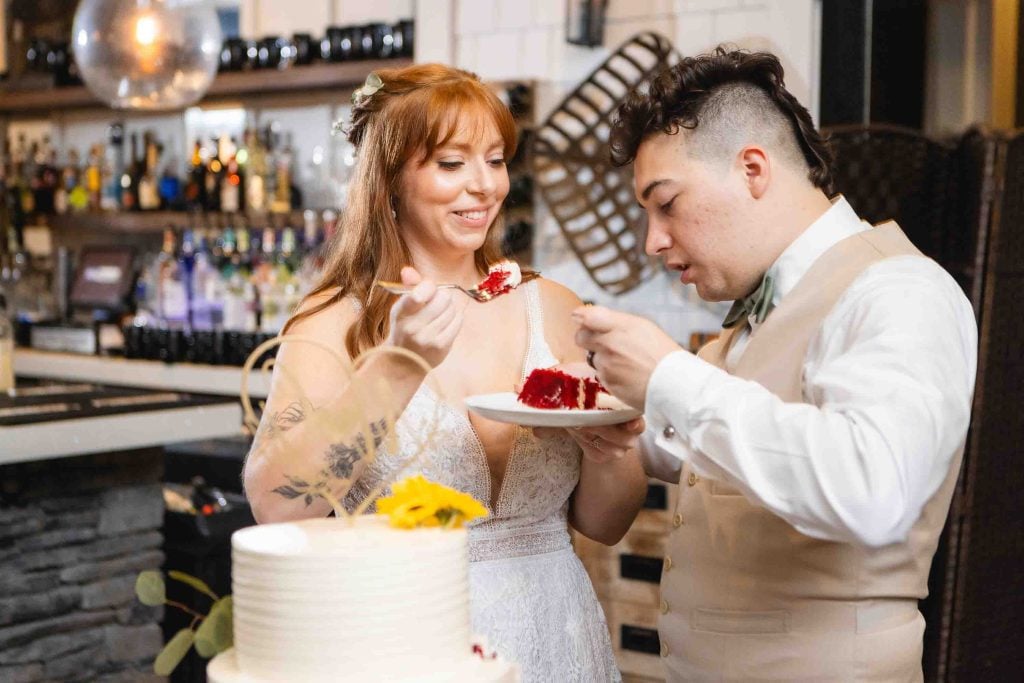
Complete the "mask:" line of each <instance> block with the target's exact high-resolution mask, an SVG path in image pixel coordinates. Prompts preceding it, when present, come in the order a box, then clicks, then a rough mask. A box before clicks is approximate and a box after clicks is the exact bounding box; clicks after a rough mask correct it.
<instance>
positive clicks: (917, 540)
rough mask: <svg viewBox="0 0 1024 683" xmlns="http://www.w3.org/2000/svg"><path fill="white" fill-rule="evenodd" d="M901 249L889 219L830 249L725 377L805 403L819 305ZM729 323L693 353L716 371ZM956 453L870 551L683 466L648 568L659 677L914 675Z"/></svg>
mask: <svg viewBox="0 0 1024 683" xmlns="http://www.w3.org/2000/svg"><path fill="white" fill-rule="evenodd" d="M906 255H915V256H921V253H920V252H919V251H918V250H917V249H915V248H914V246H913V245H912V244H911V243H910V241H909V240H908V239H907V238H906V236H905V235H904V234H903V232H902V231H901V230H900V229H899V227H898V226H897V225H896V224H895V223H887V224H885V225H882V226H879V227H877V228H874V229H872V230H868V231H865V232H862V233H859V234H857V235H854V236H852V237H849V238H847V239H845V240H843V241H841V242H839V243H838V244H836V245H835V246H833V247H832V248H831V249H829V250H828V251H826V252H825V253H824V254H823V255H822V256H821V257H819V258H818V260H817V261H815V262H814V264H813V265H812V266H811V268H810V270H809V271H808V272H807V273H806V274H805V275H804V277H803V278H802V279H801V280H800V281H799V282H798V283H797V285H796V287H794V288H793V290H792V291H791V292H789V293H788V294H787V295H786V297H785V299H783V301H782V302H781V303H780V304H779V306H778V307H777V308H776V309H775V310H774V311H773V312H772V314H771V315H770V316H769V317H768V319H767V320H766V321H765V322H764V324H763V325H761V326H760V327H759V328H758V330H757V332H756V333H755V334H753V335H751V337H750V339H749V342H748V345H747V348H746V349H745V350H744V352H743V355H742V356H741V359H740V361H739V364H738V366H737V367H736V369H735V372H734V373H733V374H734V375H736V376H738V377H742V378H744V379H749V380H753V381H756V382H758V383H759V384H761V385H762V386H764V387H765V388H767V389H768V390H770V391H771V392H773V393H774V394H776V395H777V396H779V397H780V398H782V399H783V400H785V401H787V402H805V399H804V397H803V392H802V366H803V361H804V357H805V355H806V353H807V348H808V345H809V344H810V342H811V339H812V338H813V337H814V335H815V334H816V333H817V331H818V329H819V328H820V327H821V324H822V322H823V321H824V319H825V317H826V316H827V315H828V313H829V311H831V310H832V308H833V306H834V305H835V303H836V302H837V301H838V300H839V298H840V297H841V296H842V294H843V292H845V291H846V289H847V288H848V287H849V286H850V284H851V283H852V282H853V281H854V280H855V279H856V278H857V276H858V275H860V274H861V273H862V272H863V271H864V270H865V269H866V268H868V267H869V266H871V265H872V264H875V263H877V262H879V261H881V260H883V259H886V258H889V257H894V256H906ZM735 331H736V328H733V330H729V331H726V332H725V333H724V334H723V335H722V337H720V338H719V339H718V340H717V341H715V342H712V343H711V344H709V345H708V346H706V347H705V348H704V349H703V350H702V351H701V353H700V356H701V357H702V358H704V359H705V360H707V361H709V362H710V363H713V364H715V365H717V366H719V367H722V368H724V367H725V356H726V353H727V351H728V349H729V345H730V343H731V341H732V337H733V334H734V333H735ZM962 453H963V444H961V446H960V448H959V449H958V452H957V453H956V455H955V457H954V458H953V462H952V464H951V466H950V471H949V474H948V475H947V476H946V479H945V480H944V482H943V484H942V486H941V487H940V488H939V490H938V491H937V492H936V493H935V495H934V496H933V497H932V498H931V500H929V502H928V503H927V505H926V506H925V508H924V511H923V512H922V514H921V517H920V519H919V520H918V521H917V523H916V524H915V525H914V526H913V528H912V530H911V532H910V536H909V538H908V540H907V541H906V542H905V543H898V544H893V545H889V546H886V547H883V548H874V549H872V548H866V547H861V546H858V545H853V544H848V543H836V542H830V541H822V540H817V539H814V538H810V537H808V536H805V535H803V534H801V533H799V532H798V531H796V530H795V529H794V528H793V527H792V526H790V525H789V524H788V523H786V522H785V521H783V520H782V519H781V518H780V517H778V516H776V515H774V514H773V513H771V512H769V511H768V510H766V509H765V508H763V507H760V506H757V505H753V504H751V503H750V502H748V501H747V499H746V498H745V497H744V496H742V495H741V494H740V493H739V492H738V491H737V490H735V489H733V488H731V487H729V486H727V485H724V484H723V483H720V482H716V481H711V480H707V479H704V478H700V477H697V476H696V475H695V474H694V473H693V472H692V471H691V470H690V468H689V466H688V465H687V466H684V468H683V471H682V474H681V476H680V480H679V486H680V490H679V502H678V505H677V508H676V511H675V513H676V514H675V516H674V518H673V529H672V532H671V534H670V536H669V541H668V556H667V557H666V558H665V571H664V574H663V577H662V597H663V602H662V606H661V607H662V612H663V616H662V617H661V620H660V625H659V630H660V633H661V639H662V655H663V657H664V658H665V663H666V666H667V671H668V677H669V680H670V681H692V680H716V681H717V680H734V681H755V680H785V681H796V680H799V681H916V680H920V679H921V675H922V674H921V649H922V634H923V631H924V620H923V618H922V617H921V615H920V614H919V613H918V611H917V600H918V598H922V597H924V596H925V595H926V593H927V581H928V571H929V568H930V566H931V559H932V555H933V554H934V552H935V547H936V545H937V543H938V538H939V534H940V533H941V531H942V527H943V524H944V522H945V519H946V514H947V512H948V510H949V503H950V499H951V497H952V494H953V488H954V486H955V484H956V478H957V473H958V472H959V470H960V460H961V455H962ZM826 455H827V454H819V456H820V457H824V456H826Z"/></svg>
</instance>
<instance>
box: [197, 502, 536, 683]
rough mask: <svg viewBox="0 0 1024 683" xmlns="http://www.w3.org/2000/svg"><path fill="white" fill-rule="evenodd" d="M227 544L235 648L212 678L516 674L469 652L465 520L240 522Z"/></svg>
mask: <svg viewBox="0 0 1024 683" xmlns="http://www.w3.org/2000/svg"><path fill="white" fill-rule="evenodd" d="M231 547H232V563H233V566H232V590H233V595H234V629H235V632H234V636H235V647H234V648H233V649H232V650H229V651H228V652H225V653H222V654H221V655H219V656H218V657H217V658H215V659H214V660H213V661H211V663H210V666H209V667H208V670H207V676H208V678H209V679H210V681H211V683H243V682H244V683H264V682H266V683H269V682H270V681H304V682H308V683H328V682H331V683H333V682H334V681H340V680H346V681H347V680H354V681H355V680H357V681H413V680H416V681H426V680H429V681H439V682H440V681H456V680H470V678H467V677H466V676H467V675H469V676H471V680H480V681H514V680H517V676H516V675H515V670H516V667H514V666H513V665H510V664H509V663H508V662H504V661H502V660H488V661H484V660H482V659H480V657H479V656H477V655H474V654H472V644H471V639H470V628H469V559H468V546H467V540H466V532H465V530H462V529H455V530H441V529H437V528H433V529H430V528H425V529H416V530H399V529H393V528H391V527H390V526H388V524H387V521H386V520H385V519H384V518H381V517H375V516H363V517H359V518H356V519H354V520H352V522H351V523H349V522H348V521H346V520H339V519H314V520H304V521H301V522H291V523H286V524H269V525H260V526H254V527H248V528H246V529H242V530H240V531H238V532H236V533H235V534H234V535H233V536H232V538H231ZM509 672H511V674H510V673H509ZM510 675H511V676H512V677H509V676H510Z"/></svg>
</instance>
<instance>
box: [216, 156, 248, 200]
mask: <svg viewBox="0 0 1024 683" xmlns="http://www.w3.org/2000/svg"><path fill="white" fill-rule="evenodd" d="M228 149H234V151H231V156H230V158H229V159H228V160H227V161H226V162H221V163H223V164H224V179H223V180H222V181H221V186H220V210H221V211H223V212H224V213H237V212H239V211H241V210H242V201H243V198H244V197H245V188H244V187H243V186H242V174H241V171H240V169H239V166H238V152H237V148H236V146H235V140H234V138H231V143H230V145H229V146H228Z"/></svg>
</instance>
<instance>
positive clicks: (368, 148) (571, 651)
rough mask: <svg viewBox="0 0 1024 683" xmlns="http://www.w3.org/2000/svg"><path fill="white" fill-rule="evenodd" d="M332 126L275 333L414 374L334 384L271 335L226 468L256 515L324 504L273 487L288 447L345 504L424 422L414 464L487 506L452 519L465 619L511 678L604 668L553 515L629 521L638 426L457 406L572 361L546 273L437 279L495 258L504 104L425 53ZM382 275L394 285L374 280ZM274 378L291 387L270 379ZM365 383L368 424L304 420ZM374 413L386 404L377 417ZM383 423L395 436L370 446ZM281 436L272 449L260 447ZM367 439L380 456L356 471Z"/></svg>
mask: <svg viewBox="0 0 1024 683" xmlns="http://www.w3.org/2000/svg"><path fill="white" fill-rule="evenodd" d="M347 134H348V137H349V139H350V140H351V142H352V143H353V144H354V145H355V147H356V150H357V158H358V162H357V165H356V170H355V175H354V177H353V181H352V184H351V188H350V192H349V202H348V206H347V208H346V210H345V215H344V219H343V222H342V225H341V228H340V229H339V231H338V232H337V233H336V235H335V237H334V243H333V244H332V245H331V250H330V254H329V256H328V259H327V264H326V267H325V269H324V275H323V278H322V280H321V281H320V283H319V284H318V286H317V287H316V288H315V289H314V290H313V292H312V293H311V294H310V295H309V296H308V297H307V298H306V300H305V301H304V302H303V303H302V305H301V306H300V307H299V310H298V312H297V313H296V314H295V316H294V317H293V318H292V319H291V320H290V321H289V323H288V325H287V326H286V328H285V334H292V333H294V334H297V335H303V336H305V337H313V338H315V339H316V340H318V341H320V342H322V343H324V344H326V345H328V346H330V347H332V348H333V349H335V350H336V351H337V352H339V353H341V354H343V355H344V356H346V357H348V358H355V357H357V356H358V355H359V354H360V353H362V352H364V351H367V350H369V349H372V348H374V347H377V346H380V345H393V346H397V347H402V348H404V349H407V350H409V351H412V352H414V353H416V354H418V355H419V356H421V357H422V358H423V359H425V360H426V361H427V363H428V364H429V365H430V366H431V368H432V370H431V372H430V375H431V382H429V383H428V382H424V375H423V371H422V370H420V369H419V368H417V367H414V365H413V364H412V363H410V362H408V361H403V360H402V359H401V358H398V357H396V356H394V355H392V354H387V355H379V356H375V357H374V358H373V359H371V360H370V361H369V362H367V363H365V364H364V365H362V366H361V367H360V369H359V370H358V371H356V372H355V373H354V375H353V377H352V379H351V380H350V379H349V378H348V377H346V376H345V375H344V374H343V372H342V370H341V369H340V368H339V369H338V371H337V372H335V371H333V370H332V368H334V367H337V363H336V362H335V361H332V360H330V359H329V358H328V357H327V356H326V354H321V353H318V352H317V351H316V350H315V348H314V349H313V350H311V349H310V347H308V346H307V345H300V344H288V343H285V344H283V345H282V346H281V347H280V348H279V351H278V357H277V369H276V370H275V377H274V383H273V386H272V388H271V392H270V396H269V398H268V402H267V405H266V409H265V411H264V413H263V418H262V421H261V424H260V428H259V430H258V432H257V435H256V439H255V440H254V444H253V447H252V450H251V452H250V453H249V457H248V459H247V462H246V467H245V474H244V477H245V488H246V492H247V494H248V497H249V500H250V502H251V504H252V508H253V513H254V514H255V516H256V519H258V520H259V521H260V522H271V521H282V520H290V519H299V518H305V517H315V516H324V515H326V514H328V513H329V511H330V508H329V506H328V505H327V503H325V502H324V501H323V500H322V499H320V498H317V497H307V496H304V495H300V494H299V493H298V492H297V491H296V490H295V488H294V487H293V486H290V485H289V482H290V481H292V480H291V479H289V469H290V466H291V467H294V461H293V460H291V459H292V458H295V457H301V458H304V459H306V462H307V464H308V465H312V466H315V467H316V468H318V469H323V470H324V472H325V473H329V474H330V476H334V477H337V479H335V480H334V481H335V482H336V483H337V488H339V489H340V488H341V481H340V480H341V479H342V478H344V479H346V480H350V479H352V478H355V484H354V485H353V487H352V489H351V490H350V491H349V492H348V495H347V496H346V498H345V500H344V504H345V506H346V508H348V509H349V510H352V509H355V507H356V506H357V505H358V504H359V503H360V502H361V501H362V500H363V499H364V498H365V497H366V495H367V494H368V493H369V492H370V491H371V490H372V489H373V488H374V487H375V486H376V485H377V484H378V483H380V482H382V481H384V482H387V481H391V477H390V475H391V473H393V472H394V471H395V470H396V469H397V468H398V466H399V464H400V463H401V462H402V460H403V457H408V456H409V455H410V451H411V450H412V448H413V447H414V445H415V444H416V443H418V440H419V438H420V437H421V436H422V432H423V430H424V429H425V427H424V425H427V424H435V421H436V419H437V418H436V416H438V415H439V416H440V420H439V422H436V425H437V429H438V430H439V433H438V436H439V437H440V438H438V439H437V440H436V441H435V443H436V444H437V446H436V452H433V453H431V454H430V457H429V458H426V459H425V462H424V463H423V464H422V465H419V466H418V471H421V472H422V473H423V474H424V475H425V476H427V477H428V478H430V479H432V480H435V481H439V482H441V483H443V484H445V485H447V486H450V487H452V488H456V489H459V490H462V491H465V492H467V493H469V494H471V495H473V496H474V497H476V498H477V499H479V500H480V501H481V502H483V503H485V504H486V505H487V507H488V511H489V512H490V515H489V517H487V518H485V519H484V520H482V521H480V522H478V523H475V524H473V525H472V526H471V527H470V529H469V552H470V585H471V596H472V598H471V612H472V623H473V629H474V631H475V632H476V633H481V634H483V635H485V636H487V639H488V641H489V643H490V644H491V645H492V646H493V647H494V648H495V649H497V650H498V651H499V652H500V653H501V654H502V655H503V656H504V657H506V658H508V659H509V660H511V661H514V662H516V663H518V664H519V666H520V668H521V671H522V674H523V681H538V682H539V681H545V682H547V681H583V682H587V683H589V682H591V681H610V680H616V681H617V680H621V678H620V675H619V672H618V670H617V669H616V667H615V661H614V658H613V656H612V650H611V646H610V643H609V636H608V629H607V626H606V625H605V620H604V616H603V614H602V613H601V609H600V605H599V604H598V602H597V599H596V597H595V595H594V590H593V588H592V587H591V585H590V581H589V579H588V578H587V575H586V573H585V572H584V569H583V566H582V565H581V563H580V561H579V560H578V559H577V557H576V555H575V554H574V552H573V549H572V547H571V545H570V537H569V532H568V527H569V525H572V527H573V528H575V529H577V530H578V531H579V532H581V533H582V534H584V535H585V536H588V537H590V538H592V539H594V540H597V541H599V542H603V543H606V544H609V545H610V544H614V543H616V542H617V541H618V540H619V539H620V538H621V537H622V535H623V534H624V533H625V532H626V530H627V529H628V528H629V525H630V524H631V523H632V521H633V518H634V517H635V515H636V513H637V511H638V510H639V508H640V506H641V503H642V501H643V498H644V494H645V490H646V478H645V475H644V474H643V470H642V468H641V465H640V462H639V460H638V457H637V454H636V451H635V450H633V449H632V448H631V446H632V445H633V444H634V443H635V435H637V434H639V433H640V432H641V431H642V420H640V419H638V420H635V421H634V422H632V423H630V424H628V425H625V426H623V427H621V428H612V429H610V428H602V429H601V430H599V431H595V430H573V429H570V430H564V431H559V432H554V433H552V432H550V431H549V432H545V436H546V438H540V437H539V436H537V435H534V434H533V432H531V431H530V430H529V429H527V428H524V427H521V426H516V425H510V424H502V423H498V422H492V421H488V420H485V419H483V418H480V417H478V416H476V415H472V414H468V413H467V412H466V410H465V408H464V407H463V405H462V399H464V398H465V397H467V396H470V395H473V394H482V393H491V392H496V391H509V390H511V389H512V387H513V386H515V385H517V384H520V383H521V382H522V381H523V379H524V378H525V377H526V375H527V374H528V373H529V372H530V371H531V370H532V369H534V368H537V367H547V366H551V365H555V364H558V363H569V362H579V361H581V360H583V351H582V350H581V349H580V348H579V347H577V346H576V345H575V343H574V341H573V337H574V334H575V331H576V328H575V325H574V324H573V323H572V322H571V318H570V313H571V312H572V310H573V309H574V308H576V307H577V306H579V305H580V300H579V299H578V298H577V297H576V296H575V295H574V294H573V293H572V292H570V291H569V290H567V289H566V288H564V287H562V286H560V285H558V284H555V283H554V282H551V281H549V280H545V279H536V280H532V281H530V282H528V283H524V284H522V285H520V286H519V287H518V288H516V289H514V290H512V292H510V293H509V294H507V295H503V296H499V297H496V298H494V299H492V300H491V301H488V302H486V303H481V302H477V301H474V300H472V299H470V298H469V297H467V296H464V295H463V294H461V293H457V292H453V290H451V289H438V288H437V287H436V283H455V284H458V285H462V286H463V287H470V286H472V285H474V284H476V283H477V282H479V281H480V279H481V277H482V276H483V275H484V274H486V273H487V271H488V267H489V266H491V265H493V264H494V263H495V262H497V261H498V260H500V249H499V244H500V241H501V235H502V232H503V231H502V221H501V219H500V213H501V207H502V202H503V201H504V199H505V196H506V195H507V194H508V189H509V178H508V172H507V170H506V166H505V163H506V160H507V159H509V158H510V157H511V155H512V154H513V152H514V151H515V145H516V129H515V125H514V122H513V120H512V117H511V115H510V113H509V111H508V109H507V108H506V107H505V106H504V105H503V104H502V103H501V102H500V100H498V99H497V98H496V97H495V95H494V94H493V93H492V92H491V91H490V90H489V89H488V88H487V87H486V86H485V85H483V84H482V83H481V82H480V81H479V80H478V79H477V78H476V77H475V76H474V75H472V74H470V73H467V72H464V71H459V70H456V69H452V68H449V67H445V66H441V65H436V64H430V65H415V66H411V67H408V68H404V69H398V70H381V71H378V72H377V73H376V74H371V76H370V78H368V79H367V83H366V84H365V85H364V86H363V87H362V88H360V90H359V91H357V93H356V98H355V104H354V106H353V113H352V122H351V125H350V128H349V129H348V131H347ZM399 278H400V279H401V280H402V281H403V282H404V283H405V284H407V285H410V286H413V289H412V291H411V293H409V294H405V295H402V296H400V297H396V296H395V295H393V294H388V293H387V292H385V291H383V290H381V289H380V288H375V287H373V283H374V281H376V280H397V279H399ZM282 370H286V371H287V373H284V372H282ZM284 374H287V375H288V376H289V377H293V378H295V379H296V380H297V381H296V382H294V383H291V384H289V383H287V382H285V381H283V380H282V375H284ZM381 382H386V383H387V386H388V388H389V391H387V392H367V393H370V394H373V396H372V397H369V398H365V397H363V398H361V399H359V400H366V401H368V402H369V405H368V406H364V408H365V409H366V410H368V411H370V412H369V415H370V416H371V420H370V422H369V424H370V426H371V431H372V433H371V434H361V433H358V432H349V433H340V432H339V433H336V434H333V435H331V434H329V433H325V430H323V429H306V430H305V432H304V431H303V429H304V427H305V428H308V427H309V426H310V424H312V423H313V420H312V419H311V418H312V416H313V414H314V413H315V414H317V415H318V416H323V415H324V414H325V413H324V411H330V410H332V408H335V409H337V410H338V411H341V410H343V409H344V408H345V407H346V405H348V406H349V407H351V406H352V403H353V402H354V401H356V400H357V399H356V397H355V394H356V393H357V392H358V389H359V388H360V387H365V386H380V383H381ZM431 386H439V387H443V388H444V391H443V392H436V391H435V390H434V389H432V388H431ZM293 387H301V392H298V391H297V390H293ZM440 393H443V394H444V395H445V396H444V397H443V398H442V397H441V396H440V395H439V394H440ZM385 395H386V396H387V397H388V398H387V399H385V398H384V396H385ZM360 396H362V394H360ZM385 400H388V401H389V403H388V404H384V403H383V402H384V401H385ZM313 406H318V407H317V408H316V410H314V409H313ZM326 414H328V415H329V414H330V413H326ZM387 415H399V416H400V417H399V418H398V419H397V421H396V422H395V423H394V424H393V425H392V424H388V419H387V417H386V416H387ZM321 419H322V418H321ZM327 423H328V424H329V421H328V422H327ZM392 429H393V430H394V431H393V434H392V436H394V437H395V440H394V443H397V446H396V447H395V448H393V449H392V451H393V452H389V451H388V449H387V448H386V446H385V445H386V444H387V443H388V440H387V439H385V434H387V433H390V432H392ZM327 431H330V430H327ZM284 432H288V434H287V435H285V434H284ZM283 438H287V440H288V447H287V448H286V449H283V448H269V447H268V445H270V444H272V443H273V442H274V441H275V440H278V439H283ZM369 439H372V440H373V441H374V443H375V444H378V445H381V446H382V453H380V454H379V455H378V457H377V458H376V459H374V460H373V461H372V462H370V463H369V464H367V463H366V462H364V460H365V459H366V458H365V456H366V455H367V453H368V450H369V444H368V440H369ZM297 454H298V455H297ZM293 471H294V470H293Z"/></svg>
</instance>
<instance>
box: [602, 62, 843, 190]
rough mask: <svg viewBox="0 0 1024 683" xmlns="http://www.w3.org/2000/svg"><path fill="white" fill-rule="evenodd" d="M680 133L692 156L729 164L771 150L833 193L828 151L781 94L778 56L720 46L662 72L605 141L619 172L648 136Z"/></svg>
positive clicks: (622, 111) (807, 119) (626, 105)
mask: <svg viewBox="0 0 1024 683" xmlns="http://www.w3.org/2000/svg"><path fill="white" fill-rule="evenodd" d="M680 129H685V130H687V131H689V132H688V135H687V143H688V150H689V151H690V153H691V154H694V155H696V156H701V157H703V158H707V157H709V156H718V157H719V158H721V159H726V158H732V156H733V155H735V153H736V152H737V151H738V150H739V149H740V148H741V147H742V146H743V145H745V144H748V143H750V142H757V143H758V144H764V145H766V146H768V147H769V148H770V149H771V150H772V151H773V152H774V153H775V154H776V155H778V156H780V157H781V158H782V159H783V160H785V161H788V162H792V163H795V164H803V165H805V166H806V168H807V177H808V179H809V180H810V181H811V183H812V184H813V185H814V186H815V187H818V188H821V189H822V190H824V191H825V192H827V193H830V192H831V190H832V151H831V149H830V148H829V145H828V140H827V139H826V138H825V137H823V136H822V135H821V133H819V132H818V130H817V129H816V128H815V127H814V122H813V121H812V120H811V115H810V113H809V112H808V111H807V108H806V107H804V106H803V105H802V104H800V102H798V101H797V99H796V98H795V97H793V95H792V94H791V93H790V92H789V91H788V90H786V86H785V83H784V81H783V68H782V64H781V63H780V62H779V59H778V57H776V56H775V55H773V54H770V53H767V52H746V51H743V50H727V49H726V48H724V47H721V46H719V47H717V48H715V50H714V51H712V52H711V53H710V54H704V55H698V56H696V57H687V58H685V59H683V60H682V61H681V62H680V63H679V64H676V65H675V66H672V67H670V68H668V69H666V70H664V71H662V72H661V73H660V74H659V75H658V76H656V77H655V78H654V79H653V80H652V81H651V83H650V86H649V87H648V89H647V90H646V91H642V90H637V91H634V92H633V93H631V94H630V95H629V97H627V99H626V101H625V102H623V103H622V105H621V106H620V107H619V110H618V114H617V117H616V119H615V121H614V122H613V124H612V129H611V135H610V140H609V143H610V146H611V158H612V163H614V164H615V165H616V166H624V165H626V164H629V163H631V162H632V161H633V160H634V159H635V158H636V154H637V150H638V149H639V147H640V144H641V143H642V142H643V141H644V140H646V139H647V138H648V137H650V136H651V135H654V134H656V133H666V134H669V135H674V134H676V133H678V132H679V131H680Z"/></svg>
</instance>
